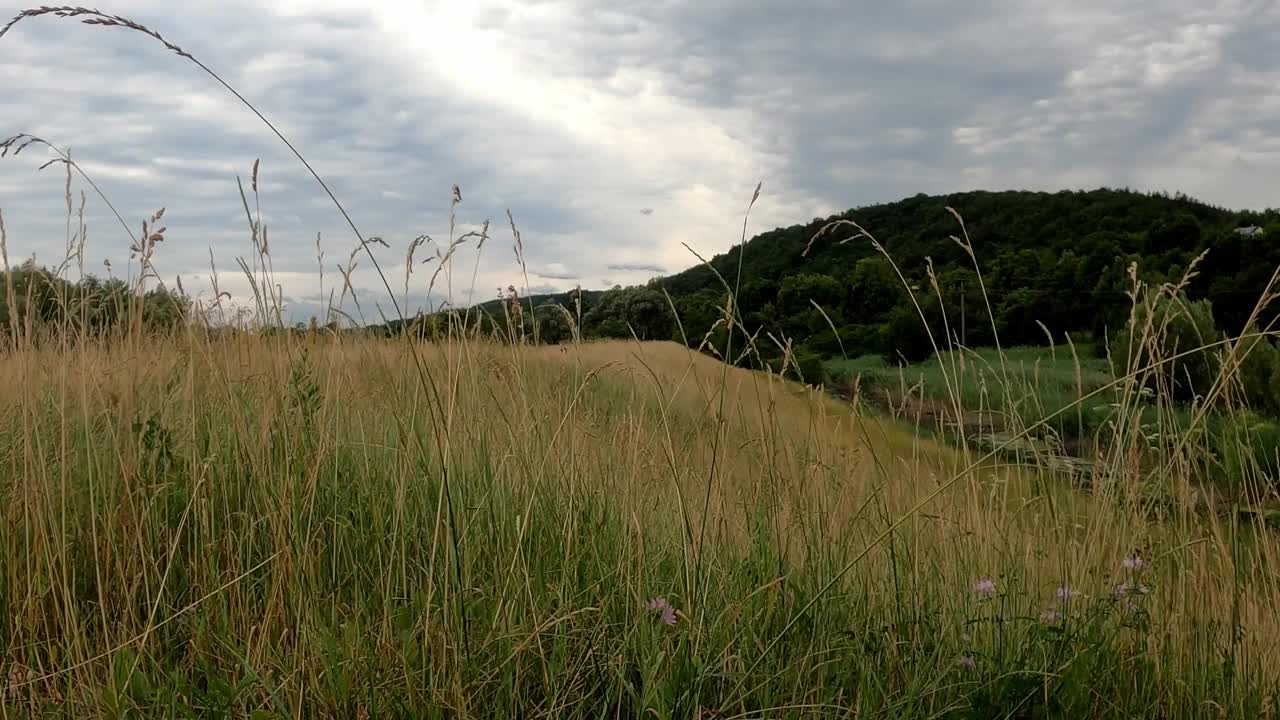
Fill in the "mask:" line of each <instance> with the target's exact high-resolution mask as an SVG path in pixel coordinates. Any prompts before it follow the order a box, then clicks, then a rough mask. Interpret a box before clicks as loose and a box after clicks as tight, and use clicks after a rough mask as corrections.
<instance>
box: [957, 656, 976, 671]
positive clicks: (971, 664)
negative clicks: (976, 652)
mask: <svg viewBox="0 0 1280 720" xmlns="http://www.w3.org/2000/svg"><path fill="white" fill-rule="evenodd" d="M956 665H959V666H960V667H962V668H964V669H966V670H974V669H976V668H977V667H978V661H977V660H976V659H975V658H974V657H973V656H972V655H961V656H960V657H958V658H956Z"/></svg>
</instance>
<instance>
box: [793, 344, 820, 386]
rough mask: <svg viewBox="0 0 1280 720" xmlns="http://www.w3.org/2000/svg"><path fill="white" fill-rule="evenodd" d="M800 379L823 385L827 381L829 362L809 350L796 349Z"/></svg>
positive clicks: (796, 368) (797, 369)
mask: <svg viewBox="0 0 1280 720" xmlns="http://www.w3.org/2000/svg"><path fill="white" fill-rule="evenodd" d="M794 370H796V371H798V373H799V375H800V379H801V380H803V381H804V382H806V383H808V384H810V385H821V384H822V383H824V382H826V381H827V364H826V361H825V360H823V358H822V356H821V355H819V354H818V353H815V352H811V351H809V350H804V349H801V350H798V351H796V367H795V368H794Z"/></svg>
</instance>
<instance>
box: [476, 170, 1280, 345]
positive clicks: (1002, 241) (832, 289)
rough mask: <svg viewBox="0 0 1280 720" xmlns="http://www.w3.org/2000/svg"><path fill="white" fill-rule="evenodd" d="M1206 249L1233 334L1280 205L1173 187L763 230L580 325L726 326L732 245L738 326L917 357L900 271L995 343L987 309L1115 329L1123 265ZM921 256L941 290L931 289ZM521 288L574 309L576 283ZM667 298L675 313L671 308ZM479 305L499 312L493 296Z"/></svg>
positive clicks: (688, 335)
mask: <svg viewBox="0 0 1280 720" xmlns="http://www.w3.org/2000/svg"><path fill="white" fill-rule="evenodd" d="M948 207H951V208H954V209H955V210H956V211H957V212H958V213H959V214H960V216H961V217H963V219H964V223H965V227H964V230H967V236H968V239H969V242H970V243H971V246H972V248H973V250H974V253H975V255H976V258H977V264H978V268H979V269H980V271H981V278H979V275H978V273H977V272H976V271H975V268H974V262H973V260H972V259H971V258H970V257H969V255H968V254H967V252H966V250H965V249H964V247H962V246H961V244H959V243H958V242H956V241H955V240H953V239H952V236H955V237H957V238H961V239H963V238H964V237H965V233H964V231H962V228H961V225H960V223H959V222H958V221H957V219H956V218H955V217H954V216H952V214H951V213H950V212H948V210H947V208H948ZM837 220H851V221H854V222H856V223H857V224H858V225H860V226H861V227H862V228H865V229H866V231H868V232H869V233H870V234H871V235H873V236H874V237H875V238H876V240H877V241H879V243H880V244H881V245H882V246H883V248H884V250H885V251H886V252H887V253H888V255H889V256H890V258H892V260H893V262H894V263H896V265H897V270H895V269H894V266H893V264H891V263H890V262H889V259H887V258H886V257H885V256H884V254H882V253H880V252H879V251H877V249H876V248H875V247H874V245H873V243H872V241H871V240H870V239H868V238H865V237H863V238H856V239H855V238H854V236H855V235H856V234H857V232H856V230H855V229H854V228H852V227H850V226H843V227H839V228H836V229H835V230H833V231H832V232H829V233H827V234H825V235H824V236H823V237H820V238H818V239H816V240H815V239H814V237H815V235H817V234H818V233H819V231H820V230H822V228H823V227H824V226H827V225H828V224H830V223H832V222H834V221H837ZM1245 228H1257V229H1256V230H1245ZM811 241H812V243H811ZM806 248H808V253H807V254H806V252H805V250H806ZM1205 250H1208V253H1207V255H1206V256H1205V258H1204V260H1203V261H1202V263H1201V264H1200V265H1199V266H1198V271H1199V274H1198V276H1196V277H1195V279H1194V280H1193V282H1192V284H1191V286H1190V287H1189V292H1188V294H1189V295H1190V296H1191V297H1192V298H1207V299H1209V300H1210V301H1211V302H1212V304H1213V308H1214V315H1215V317H1216V319H1217V320H1218V323H1219V324H1220V325H1221V326H1222V327H1223V328H1224V329H1226V330H1228V331H1238V330H1240V329H1241V327H1242V326H1243V324H1244V322H1245V320H1246V319H1247V317H1248V315H1249V312H1250V310H1252V308H1253V306H1254V304H1255V302H1256V301H1257V299H1258V297H1259V295H1260V294H1261V292H1262V291H1263V288H1264V287H1265V286H1266V283H1267V281H1268V280H1269V278H1270V277H1271V274H1272V272H1273V271H1274V270H1275V268H1276V267H1277V265H1280V211H1275V210H1268V211H1265V212H1253V211H1235V210H1229V209H1226V208H1221V207H1216V206H1212V205H1209V204H1206V203H1203V202H1199V201H1197V200H1194V199H1192V198H1189V197H1186V196H1182V195H1174V196H1170V195H1166V194H1150V193H1139V192H1132V191H1128V190H1111V189H1099V190H1091V191H1063V192H1056V193H1045V192H1022V191H1009V192H966V193H956V194H952V195H945V196H930V195H916V196H914V197H910V198H906V199H904V200H900V201H897V202H892V203H885V204H879V205H869V206H865V207H860V208H855V209H852V210H849V211H847V212H844V213H842V214H840V215H837V216H833V217H829V218H816V219H814V220H813V221H811V222H809V223H807V224H805V225H793V226H791V227H787V228H778V229H775V230H771V231H769V232H765V233H762V234H760V235H757V236H756V237H754V238H752V239H751V240H749V241H748V242H747V243H746V244H745V246H741V247H734V248H733V249H731V250H730V251H729V252H727V253H724V254H721V255H717V256H716V257H714V258H712V259H711V260H710V261H709V263H710V266H711V267H710V268H709V267H707V266H706V265H698V266H694V267H691V268H689V269H688V270H685V271H683V272H680V273H677V274H675V275H671V276H668V277H663V278H656V279H654V280H652V281H650V282H649V283H648V284H647V285H644V286H635V287H630V288H619V289H614V290H609V291H594V292H584V294H583V295H582V302H581V305H582V312H583V328H582V330H583V332H584V334H585V335H587V336H592V335H597V336H609V337H618V336H629V335H630V333H631V332H632V331H633V330H634V331H635V332H636V334H637V335H639V336H641V337H647V338H649V339H657V338H661V339H666V338H670V337H674V338H675V339H677V340H679V339H687V341H688V342H689V343H690V344H691V345H698V344H700V343H701V341H702V340H703V339H704V337H708V336H709V337H711V338H712V339H713V340H714V339H715V338H716V337H717V336H721V335H723V326H722V325H720V326H717V320H720V319H721V318H722V317H723V308H724V304H725V290H724V285H723V283H722V281H721V280H720V279H718V278H717V277H716V273H719V275H720V276H722V277H723V278H724V280H725V281H727V282H728V283H729V284H730V285H731V286H734V285H737V284H738V283H739V277H738V268H739V254H740V253H741V270H742V272H741V279H740V292H739V297H738V303H739V309H740V312H741V314H742V317H743V319H744V324H745V326H746V329H747V330H748V331H749V332H751V333H753V334H754V333H757V332H759V335H758V336H757V339H758V342H760V343H761V344H763V345H764V346H765V347H772V346H773V340H769V339H768V337H769V335H770V334H771V335H772V336H773V337H774V338H776V339H777V340H778V341H780V342H785V340H784V338H786V339H790V340H791V341H792V342H793V343H794V346H795V347H796V348H798V349H800V350H801V351H802V352H806V353H812V354H817V355H822V356H826V357H832V356H836V355H839V354H840V353H842V352H843V353H845V354H848V355H850V356H853V355H856V354H864V353H869V352H879V353H882V354H884V355H886V356H889V357H899V358H905V359H912V360H913V359H919V358H921V357H924V356H926V355H927V354H928V350H929V342H928V336H927V335H926V334H925V332H924V327H923V324H922V323H921V322H920V318H919V314H918V312H917V310H916V307H915V305H913V303H912V301H911V299H910V297H909V296H908V294H907V293H906V291H905V289H904V287H903V283H902V281H901V279H900V278H899V276H898V271H901V273H902V275H903V276H904V277H905V278H906V280H907V283H908V284H909V285H911V286H913V287H916V288H919V290H918V292H917V293H916V295H917V298H916V300H917V301H918V302H919V303H920V306H921V311H923V312H924V313H925V315H926V317H928V318H929V319H930V325H931V326H932V327H933V328H934V331H935V333H938V334H941V333H942V332H943V328H944V321H945V327H946V328H947V329H948V331H949V332H950V333H952V334H953V335H954V336H955V337H957V338H961V339H962V340H963V342H965V343H966V344H968V345H973V346H976V345H984V344H990V343H991V342H992V341H993V339H994V335H993V328H992V322H991V319H990V318H991V315H994V318H995V331H998V332H999V333H1000V339H1001V341H1002V342H1003V343H1005V344H1007V345H1012V344H1034V343H1042V342H1044V341H1045V339H1046V338H1045V329H1044V328H1047V329H1048V330H1049V331H1050V332H1051V333H1053V334H1054V335H1055V336H1056V338H1057V339H1059V340H1060V339H1061V337H1062V335H1061V334H1062V333H1068V332H1069V333H1072V334H1073V335H1075V336H1078V335H1081V334H1098V335H1100V334H1101V333H1103V332H1104V331H1107V330H1108V329H1112V330H1114V329H1115V328H1117V327H1118V326H1119V325H1121V324H1123V322H1124V319H1125V317H1127V313H1128V308H1129V303H1130V301H1129V298H1128V295H1127V294H1126V292H1127V291H1128V290H1129V289H1130V287H1131V281H1130V279H1129V277H1128V267H1129V265H1130V263H1136V264H1137V267H1138V271H1139V275H1140V276H1141V277H1142V278H1143V279H1144V280H1147V281H1151V282H1159V281H1163V280H1167V279H1174V280H1176V279H1178V278H1179V277H1181V276H1182V274H1183V273H1184V272H1185V271H1186V269H1187V268H1188V266H1189V265H1190V264H1191V263H1192V261H1193V259H1194V258H1195V257H1196V256H1197V255H1199V254H1200V253H1201V252H1202V251H1205ZM930 261H931V262H932V268H933V273H934V276H935V278H936V280H937V284H938V286H939V287H940V288H941V290H942V294H941V297H940V298H939V296H938V295H937V294H936V293H934V292H931V291H930V280H929V277H928V274H927V267H928V263H929V262H930ZM713 269H714V271H713ZM984 285H985V288H986V298H985V299H984V296H983V292H982V288H983V286H984ZM664 292H665V293H666V294H667V295H669V296H670V303H669V302H668V300H667V297H665V296H664V294H663V293H664ZM531 300H532V302H533V304H534V305H535V306H538V305H545V304H548V303H551V304H559V305H561V306H564V307H567V308H570V309H573V310H574V312H576V309H575V308H576V306H575V304H574V299H573V297H572V294H570V293H562V294H559V295H552V296H536V297H534V298H532V299H531ZM529 301H530V300H529V299H526V300H525V301H524V302H526V303H528V302H529ZM988 301H989V302H990V305H991V315H989V314H988V312H987V302H988ZM670 304H674V306H675V308H676V310H677V314H678V316H679V323H676V322H674V321H672V318H671V313H670ZM815 304H816V305H817V306H820V308H821V310H819V309H818V307H815ZM486 309H488V310H489V311H490V312H494V311H497V312H500V306H499V305H498V304H497V303H496V302H492V303H488V304H486ZM557 314H561V313H558V311H557ZM1041 324H1043V326H1044V328H1042V327H1041ZM833 326H834V328H835V329H834V331H833ZM555 334H557V333H553V335H555ZM938 339H939V341H940V340H941V338H940V337H939V338H938Z"/></svg>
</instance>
